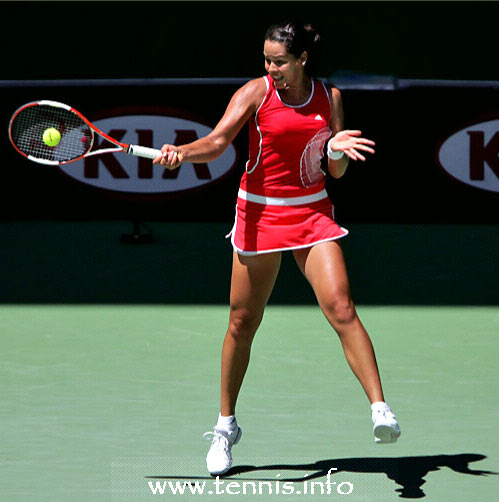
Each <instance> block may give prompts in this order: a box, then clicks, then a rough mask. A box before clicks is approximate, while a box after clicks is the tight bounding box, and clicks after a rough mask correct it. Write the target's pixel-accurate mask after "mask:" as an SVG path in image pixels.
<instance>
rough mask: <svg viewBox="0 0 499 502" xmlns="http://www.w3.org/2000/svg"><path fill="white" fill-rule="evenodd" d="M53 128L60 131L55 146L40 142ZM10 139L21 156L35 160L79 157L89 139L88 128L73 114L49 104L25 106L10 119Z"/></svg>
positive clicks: (90, 132)
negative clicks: (46, 131) (49, 129)
mask: <svg viewBox="0 0 499 502" xmlns="http://www.w3.org/2000/svg"><path fill="white" fill-rule="evenodd" d="M51 127H53V128H55V129H57V130H58V131H59V132H60V134H61V140H60V141H59V143H58V144H57V145H56V146H48V145H46V144H45V143H44V141H43V133H44V131H45V130H46V129H48V128H51ZM11 136H12V141H13V142H14V144H15V145H16V146H17V148H18V149H19V150H20V151H21V152H23V153H24V154H25V155H28V156H31V157H34V158H36V159H43V160H48V161H56V162H65V161H68V160H72V159H75V158H78V157H81V156H82V155H83V154H84V153H85V152H87V151H88V150H90V148H91V147H92V142H93V134H92V131H91V129H90V128H89V127H88V126H87V124H85V122H84V121H83V120H82V119H81V118H80V117H78V115H76V114H75V113H73V112H71V111H69V110H65V109H63V108H58V107H55V106H51V105H36V106H29V107H27V108H24V109H23V110H21V111H20V112H19V113H18V114H17V116H16V117H15V119H14V120H13V122H12V126H11Z"/></svg>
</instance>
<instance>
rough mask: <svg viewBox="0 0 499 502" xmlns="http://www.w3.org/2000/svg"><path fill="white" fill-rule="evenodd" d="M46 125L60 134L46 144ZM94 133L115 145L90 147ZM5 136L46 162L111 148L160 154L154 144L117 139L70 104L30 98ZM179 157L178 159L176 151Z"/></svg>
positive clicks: (30, 155)
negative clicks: (31, 99) (99, 147)
mask: <svg viewBox="0 0 499 502" xmlns="http://www.w3.org/2000/svg"><path fill="white" fill-rule="evenodd" d="M47 129H51V130H52V129H56V131H57V132H58V133H59V134H60V139H59V141H58V142H57V139H56V140H55V141H52V142H51V143H50V142H49V143H50V144H47V143H46V142H45V141H44V133H45V132H46V131H47ZM95 134H98V135H99V136H101V137H102V138H104V139H105V140H107V141H108V142H109V143H111V144H113V145H115V146H114V147H112V148H101V149H100V150H92V148H93V146H94V138H95ZM9 138H10V141H11V142H12V144H13V145H14V148H15V149H16V150H17V151H18V152H19V153H20V154H21V155H23V156H24V157H26V158H28V159H29V160H32V161H33V162H38V163H40V164H46V165H55V166H57V165H62V164H69V163H70V162H76V161H77V160H81V159H83V158H84V157H90V156H91V155H102V154H104V153H114V152H124V153H128V154H131V155H136V156H138V157H145V158H148V159H154V158H155V157H157V156H158V155H161V150H157V149H155V148H149V147H145V146H139V145H129V144H127V143H120V142H119V141H117V140H116V139H114V138H111V136H108V135H107V134H106V133H104V132H103V131H101V130H100V129H99V128H98V127H97V126H95V125H94V124H92V123H91V122H90V121H89V120H88V119H87V118H86V117H84V116H83V115H82V114H81V113H80V112H79V111H77V110H75V109H74V108H72V107H71V106H68V105H65V104H64V103H59V102H57V101H49V100H42V101H34V102H32V103H27V104H25V105H23V106H21V107H20V108H19V109H17V110H16V111H15V112H14V114H13V115H12V118H11V119H10V123H9ZM54 143H57V144H54ZM51 145H52V146H51ZM179 160H180V161H181V157H180V155H179Z"/></svg>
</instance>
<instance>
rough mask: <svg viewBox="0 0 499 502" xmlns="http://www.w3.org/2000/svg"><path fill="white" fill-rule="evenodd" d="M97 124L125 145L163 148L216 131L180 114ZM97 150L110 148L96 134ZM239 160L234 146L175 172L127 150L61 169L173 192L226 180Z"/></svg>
mask: <svg viewBox="0 0 499 502" xmlns="http://www.w3.org/2000/svg"><path fill="white" fill-rule="evenodd" d="M94 123H95V125H96V126H97V127H99V129H101V130H102V131H104V132H105V133H106V134H108V135H109V136H111V137H112V138H115V139H117V140H118V141H121V142H123V143H130V144H136V145H141V146H149V147H153V148H160V147H161V146H162V145H163V144H165V143H169V144H174V145H182V144H185V143H190V142H191V141H195V140H196V139H198V138H201V137H203V136H206V135H207V134H209V133H210V132H211V131H212V129H211V128H210V127H208V126H206V125H203V124H200V123H198V122H194V121H192V120H187V119H183V118H179V117H166V116H157V115H122V116H117V117H109V118H104V119H101V120H96V121H95V122H94ZM95 141H96V142H97V144H96V145H94V149H99V148H101V147H102V146H103V144H104V145H107V146H109V143H107V142H106V141H105V140H104V139H102V138H101V137H100V136H98V135H96V137H95ZM235 161H236V150H235V148H234V146H233V145H232V144H231V145H229V147H228V148H227V149H226V150H225V152H224V153H223V154H222V155H221V156H220V157H218V158H217V159H216V160H214V161H211V162H208V163H204V164H192V163H190V162H185V163H184V164H182V165H181V166H180V168H178V169H175V170H173V171H170V170H167V169H164V168H163V167H161V166H159V165H153V164H152V161H151V160H149V159H144V158H142V157H135V156H133V155H127V154H125V153H115V154H104V155H96V156H94V157H88V158H86V159H83V160H80V161H78V162H74V163H72V164H66V165H63V166H60V167H59V168H60V169H61V170H62V171H63V172H64V173H65V174H67V175H68V176H71V177H72V178H74V179H76V180H78V181H80V182H82V183H86V184H88V185H93V186H95V187H99V188H103V189H105V190H112V191H115V192H134V193H145V194H158V193H171V192H180V191H184V190H191V189H194V188H199V187H201V186H203V185H208V184H209V183H213V182H214V181H216V180H219V179H220V178H222V177H223V176H224V175H225V174H227V173H228V172H230V171H231V170H232V168H233V167H234V164H235Z"/></svg>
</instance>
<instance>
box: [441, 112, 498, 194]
mask: <svg viewBox="0 0 499 502" xmlns="http://www.w3.org/2000/svg"><path fill="white" fill-rule="evenodd" d="M438 162H439V164H440V167H442V169H444V170H445V171H446V172H447V173H448V174H450V175H451V176H452V177H453V178H456V179H457V180H459V181H461V182H463V183H466V184H467V185H471V186H474V187H476V188H481V189H482V190H489V191H491V192H499V119H495V120H489V121H487V122H480V123H478V124H473V125H471V126H468V127H466V128H464V129H461V130H460V131H458V132H456V133H454V134H452V135H451V136H449V137H448V138H447V139H446V140H445V141H444V142H443V143H442V144H441V146H440V148H439V150H438Z"/></svg>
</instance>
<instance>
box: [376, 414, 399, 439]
mask: <svg viewBox="0 0 499 502" xmlns="http://www.w3.org/2000/svg"><path fill="white" fill-rule="evenodd" d="M372 420H373V424H374V427H373V432H374V441H375V442H376V443H395V442H396V441H397V439H398V438H399V437H400V427H399V424H398V422H397V417H396V416H395V415H394V414H393V413H392V411H391V410H376V411H373V412H372Z"/></svg>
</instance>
